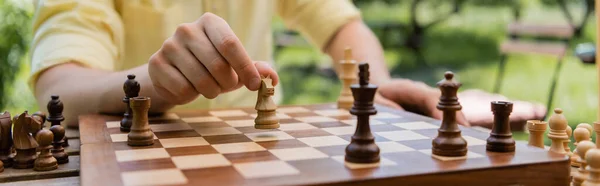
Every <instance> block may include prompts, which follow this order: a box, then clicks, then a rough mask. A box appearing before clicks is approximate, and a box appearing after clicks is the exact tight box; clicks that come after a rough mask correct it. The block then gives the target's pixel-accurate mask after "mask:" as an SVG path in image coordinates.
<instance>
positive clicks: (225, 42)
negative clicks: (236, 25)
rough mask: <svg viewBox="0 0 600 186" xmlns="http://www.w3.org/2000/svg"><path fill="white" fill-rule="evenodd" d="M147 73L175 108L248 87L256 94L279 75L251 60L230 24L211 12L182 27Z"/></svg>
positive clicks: (163, 46)
mask: <svg viewBox="0 0 600 186" xmlns="http://www.w3.org/2000/svg"><path fill="white" fill-rule="evenodd" d="M148 73H149V74H150V78H151V80H152V84H153V86H154V89H155V90H156V91H157V93H158V94H159V95H160V96H161V97H163V98H164V99H165V100H169V101H171V102H173V103H174V104H185V103H188V102H191V101H193V100H194V99H196V98H197V97H198V96H199V95H203V96H204V97H206V98H209V99H212V98H215V97H217V96H218V95H219V94H221V93H225V92H229V91H232V90H236V89H238V88H240V87H242V86H244V85H245V86H246V87H247V88H248V89H250V90H257V89H258V88H259V87H260V80H261V75H262V76H263V77H266V76H271V78H272V79H273V85H276V84H277V82H278V81H279V77H278V76H277V73H276V72H275V70H273V69H272V68H271V67H270V66H269V65H268V64H266V63H265V62H255V61H252V60H251V59H250V57H249V56H248V54H247V53H246V50H245V49H244V47H243V45H242V43H241V42H240V41H239V39H238V38H237V36H236V35H235V34H234V33H233V30H231V28H230V27H229V25H228V24H227V22H225V20H223V19H222V18H220V17H218V16H216V15H214V14H211V13H205V14H204V15H202V16H201V17H200V18H199V19H197V20H196V21H194V22H192V23H184V24H181V25H179V27H178V28H177V30H176V31H175V34H174V35H173V36H172V37H170V38H168V39H167V40H166V41H165V42H164V43H163V45H162V47H161V48H160V49H159V50H158V51H157V52H156V53H154V54H153V55H152V57H151V58H150V61H149V64H148Z"/></svg>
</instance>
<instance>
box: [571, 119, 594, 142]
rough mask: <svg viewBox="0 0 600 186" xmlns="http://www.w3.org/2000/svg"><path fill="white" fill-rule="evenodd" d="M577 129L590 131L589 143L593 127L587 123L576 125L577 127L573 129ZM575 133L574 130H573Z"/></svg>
mask: <svg viewBox="0 0 600 186" xmlns="http://www.w3.org/2000/svg"><path fill="white" fill-rule="evenodd" d="M577 128H584V129H587V130H588V131H590V139H589V140H590V141H592V136H591V135H592V134H593V133H594V127H592V125H590V124H588V123H580V124H579V125H577V127H575V129H577ZM573 131H575V130H573Z"/></svg>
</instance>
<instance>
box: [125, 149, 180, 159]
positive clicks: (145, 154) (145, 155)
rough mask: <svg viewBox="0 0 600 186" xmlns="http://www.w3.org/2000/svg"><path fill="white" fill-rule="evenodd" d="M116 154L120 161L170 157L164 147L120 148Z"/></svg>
mask: <svg viewBox="0 0 600 186" xmlns="http://www.w3.org/2000/svg"><path fill="white" fill-rule="evenodd" d="M115 155H116V157H117V161H118V162H125V161H138V160H149V159H159V158H168V157H169V153H167V151H166V150H165V149H164V148H150V149H135V150H118V151H115Z"/></svg>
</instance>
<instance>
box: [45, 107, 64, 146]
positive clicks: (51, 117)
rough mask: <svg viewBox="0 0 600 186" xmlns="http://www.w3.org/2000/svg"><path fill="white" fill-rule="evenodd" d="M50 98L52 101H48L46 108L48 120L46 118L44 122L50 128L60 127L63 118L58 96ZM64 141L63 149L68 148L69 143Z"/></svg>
mask: <svg viewBox="0 0 600 186" xmlns="http://www.w3.org/2000/svg"><path fill="white" fill-rule="evenodd" d="M50 98H52V100H50V101H49V102H48V105H47V106H46V107H47V109H48V118H46V120H47V121H48V122H50V126H54V125H60V123H61V122H62V121H64V120H65V117H63V115H62V112H63V109H64V107H63V103H62V101H60V99H59V97H58V95H52V96H50ZM64 141H65V142H64V143H63V147H68V146H69V142H68V140H67V138H66V137H65V139H64Z"/></svg>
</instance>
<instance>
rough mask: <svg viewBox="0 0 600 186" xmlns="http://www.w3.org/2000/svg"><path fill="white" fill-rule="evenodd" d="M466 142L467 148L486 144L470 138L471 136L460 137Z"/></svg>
mask: <svg viewBox="0 0 600 186" xmlns="http://www.w3.org/2000/svg"><path fill="white" fill-rule="evenodd" d="M462 137H463V138H464V139H465V140H466V141H467V146H474V145H485V144H487V142H486V141H483V140H480V139H477V138H474V137H471V136H462Z"/></svg>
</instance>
